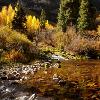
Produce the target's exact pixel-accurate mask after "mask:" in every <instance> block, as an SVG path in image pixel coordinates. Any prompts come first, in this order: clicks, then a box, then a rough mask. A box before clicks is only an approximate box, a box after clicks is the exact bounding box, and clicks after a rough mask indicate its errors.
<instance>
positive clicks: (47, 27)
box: [45, 20, 53, 29]
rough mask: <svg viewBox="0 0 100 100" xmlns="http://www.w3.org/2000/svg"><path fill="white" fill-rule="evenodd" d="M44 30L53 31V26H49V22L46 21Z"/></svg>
mask: <svg viewBox="0 0 100 100" xmlns="http://www.w3.org/2000/svg"><path fill="white" fill-rule="evenodd" d="M45 28H46V29H53V26H52V25H51V24H49V21H48V20H47V21H46V23H45Z"/></svg>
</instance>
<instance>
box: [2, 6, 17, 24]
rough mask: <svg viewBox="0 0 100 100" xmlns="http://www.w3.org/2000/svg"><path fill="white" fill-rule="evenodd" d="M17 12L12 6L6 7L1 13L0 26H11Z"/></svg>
mask: <svg viewBox="0 0 100 100" xmlns="http://www.w3.org/2000/svg"><path fill="white" fill-rule="evenodd" d="M14 15H15V11H14V9H13V8H12V6H11V5H9V6H8V7H7V6H4V7H3V8H2V10H1V12H0V25H8V26H11V22H12V20H13V18H14Z"/></svg>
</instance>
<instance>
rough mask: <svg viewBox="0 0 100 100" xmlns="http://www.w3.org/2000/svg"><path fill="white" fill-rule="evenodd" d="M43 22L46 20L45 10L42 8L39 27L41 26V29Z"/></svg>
mask: <svg viewBox="0 0 100 100" xmlns="http://www.w3.org/2000/svg"><path fill="white" fill-rule="evenodd" d="M45 22H46V13H45V11H44V10H43V9H42V11H41V15H40V28H41V29H44V28H45Z"/></svg>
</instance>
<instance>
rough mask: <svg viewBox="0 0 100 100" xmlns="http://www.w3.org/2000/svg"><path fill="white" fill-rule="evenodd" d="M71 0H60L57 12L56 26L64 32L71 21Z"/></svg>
mask: <svg viewBox="0 0 100 100" xmlns="http://www.w3.org/2000/svg"><path fill="white" fill-rule="evenodd" d="M72 3H73V0H61V2H60V8H59V13H58V28H59V29H60V30H62V31H63V32H66V29H67V26H68V25H69V24H70V23H71V22H72V8H71V7H72Z"/></svg>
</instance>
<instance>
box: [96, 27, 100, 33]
mask: <svg viewBox="0 0 100 100" xmlns="http://www.w3.org/2000/svg"><path fill="white" fill-rule="evenodd" d="M97 32H98V34H100V25H98V28H97Z"/></svg>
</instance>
